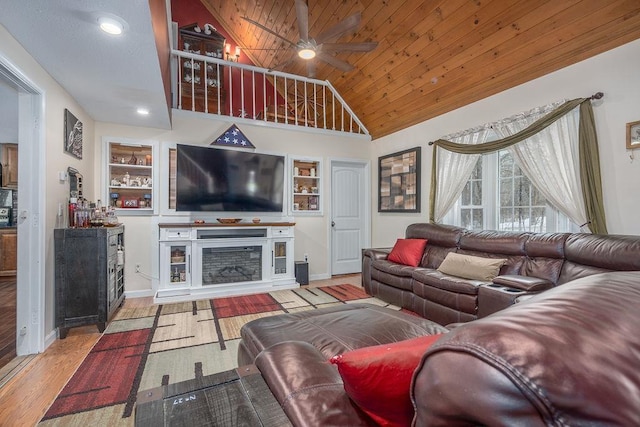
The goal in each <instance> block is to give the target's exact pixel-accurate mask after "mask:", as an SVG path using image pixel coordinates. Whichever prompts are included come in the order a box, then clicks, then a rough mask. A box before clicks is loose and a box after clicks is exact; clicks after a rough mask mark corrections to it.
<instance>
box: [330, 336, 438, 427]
mask: <svg viewBox="0 0 640 427" xmlns="http://www.w3.org/2000/svg"><path fill="white" fill-rule="evenodd" d="M441 335H442V334H436V335H427V336H424V337H419V338H413V339H409V340H405V341H399V342H395V343H392V344H382V345H376V346H372V347H363V348H359V349H357V350H352V351H349V352H346V353H344V354H339V355H337V356H333V357H332V358H331V359H330V361H331V363H333V364H334V365H337V366H338V371H339V372H340V376H342V381H343V382H344V390H345V391H346V392H347V395H349V397H350V398H351V400H353V401H354V402H355V403H356V404H357V405H358V406H359V407H360V409H362V410H363V411H364V412H366V413H367V414H368V415H369V416H370V417H371V418H372V419H373V420H374V421H375V422H377V423H378V424H380V425H381V426H409V425H411V421H412V420H413V415H414V409H413V404H412V403H411V398H410V397H409V388H410V387H411V378H412V377H413V372H414V371H415V370H416V368H417V367H418V364H419V363H420V360H421V358H422V355H423V354H424V353H425V351H427V349H428V348H429V347H430V346H431V345H432V344H433V343H434V342H436V340H437V339H438V338H440V336H441Z"/></svg>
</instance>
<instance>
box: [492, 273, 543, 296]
mask: <svg viewBox="0 0 640 427" xmlns="http://www.w3.org/2000/svg"><path fill="white" fill-rule="evenodd" d="M493 283H495V284H496V285H502V286H507V287H509V288H515V289H520V290H521V291H527V292H540V291H544V290H547V289H551V288H553V283H552V282H551V281H549V280H547V279H540V278H538V277H531V276H518V275H504V276H498V277H496V278H494V279H493Z"/></svg>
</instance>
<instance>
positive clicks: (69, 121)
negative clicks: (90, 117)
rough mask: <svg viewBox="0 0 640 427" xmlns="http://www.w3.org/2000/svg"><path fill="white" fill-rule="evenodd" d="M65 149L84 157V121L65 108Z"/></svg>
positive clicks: (74, 154)
mask: <svg viewBox="0 0 640 427" xmlns="http://www.w3.org/2000/svg"><path fill="white" fill-rule="evenodd" d="M64 151H65V153H69V154H71V155H72V156H75V157H77V158H79V159H82V122H81V121H80V120H78V119H77V117H76V116H74V115H73V114H72V113H71V111H69V110H67V109H66V108H65V109H64Z"/></svg>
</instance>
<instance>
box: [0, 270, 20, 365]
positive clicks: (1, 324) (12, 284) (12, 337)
mask: <svg viewBox="0 0 640 427" xmlns="http://www.w3.org/2000/svg"><path fill="white" fill-rule="evenodd" d="M16 290H17V282H16V278H15V276H14V277H0V368H2V367H3V366H5V365H7V364H8V363H9V362H10V361H11V360H13V358H15V357H16V302H17V300H16V297H17V292H16Z"/></svg>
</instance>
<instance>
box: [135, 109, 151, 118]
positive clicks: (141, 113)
mask: <svg viewBox="0 0 640 427" xmlns="http://www.w3.org/2000/svg"><path fill="white" fill-rule="evenodd" d="M136 111H137V112H138V114H140V115H141V116H148V115H149V110H148V109H146V108H143V107H140V108H138V109H137V110H136Z"/></svg>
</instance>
